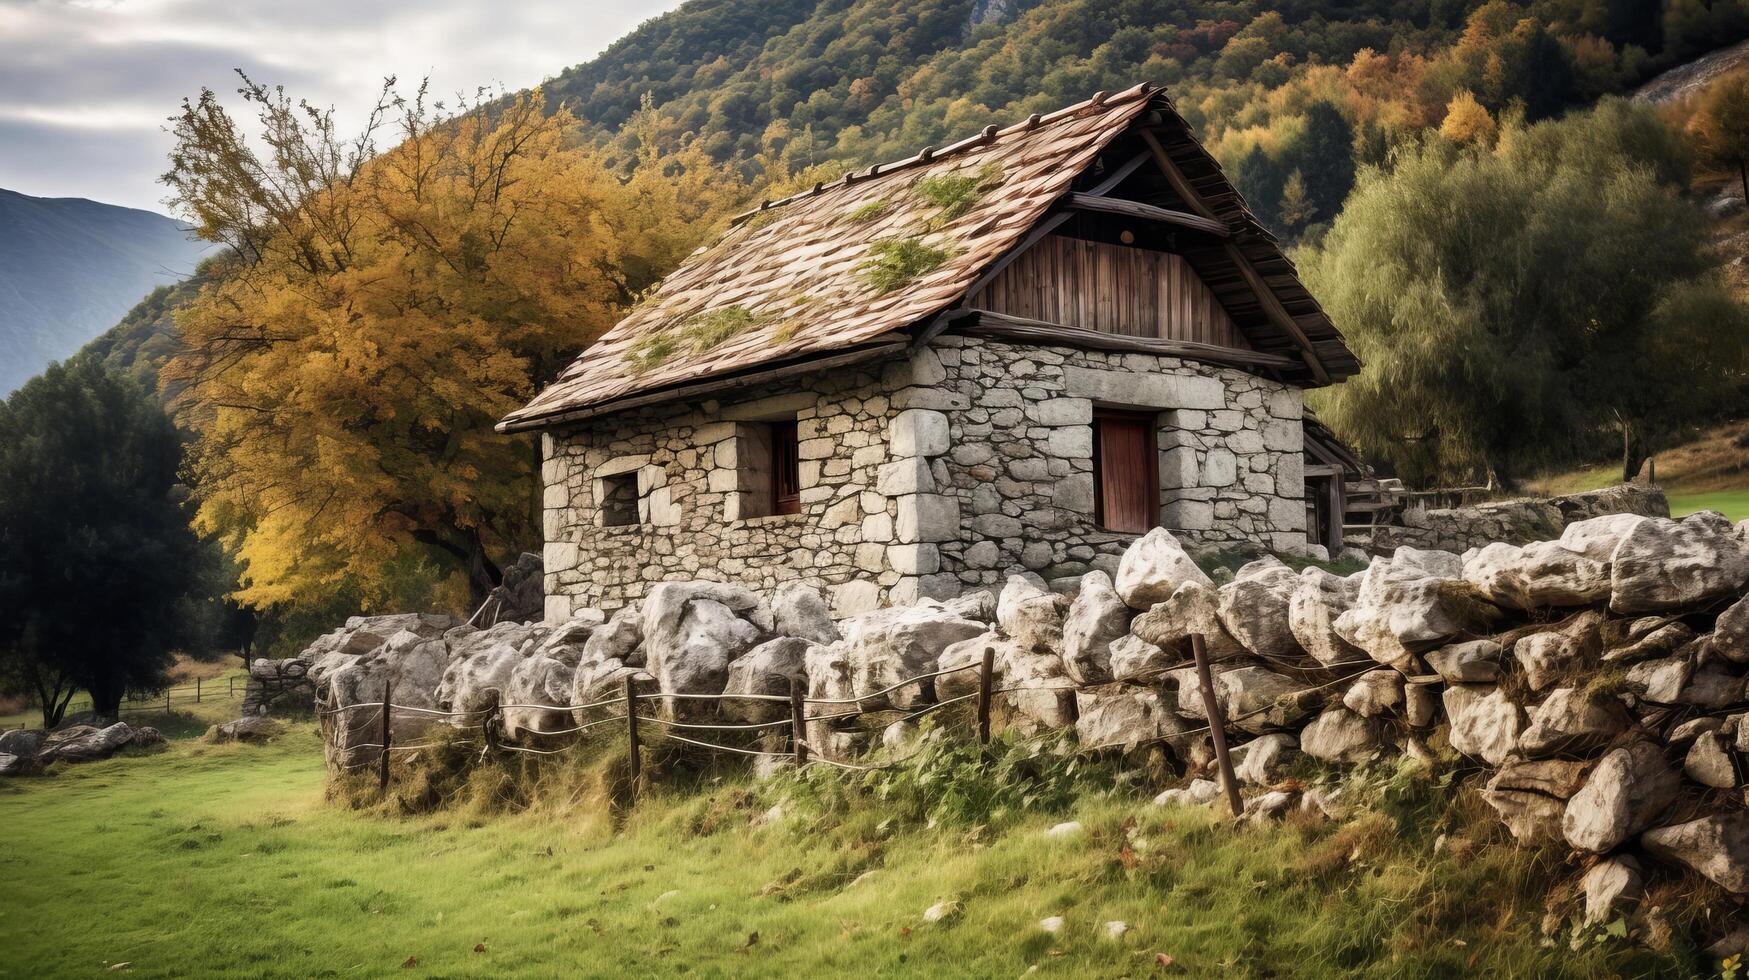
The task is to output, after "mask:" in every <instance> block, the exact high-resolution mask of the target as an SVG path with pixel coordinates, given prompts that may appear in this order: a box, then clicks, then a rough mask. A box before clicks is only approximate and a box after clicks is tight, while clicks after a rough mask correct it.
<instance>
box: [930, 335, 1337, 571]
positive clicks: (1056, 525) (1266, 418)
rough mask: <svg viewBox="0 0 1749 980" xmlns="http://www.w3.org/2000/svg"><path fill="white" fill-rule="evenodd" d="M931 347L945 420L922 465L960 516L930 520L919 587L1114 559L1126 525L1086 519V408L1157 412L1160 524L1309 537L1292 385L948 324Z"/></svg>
mask: <svg viewBox="0 0 1749 980" xmlns="http://www.w3.org/2000/svg"><path fill="white" fill-rule="evenodd" d="M936 344H937V348H936V351H935V353H936V355H937V358H938V360H939V362H940V364H941V369H940V372H939V373H940V376H941V380H940V381H939V382H937V383H936V389H937V390H936V393H935V395H934V402H935V404H936V405H937V406H939V407H940V408H941V409H942V410H943V414H944V415H945V416H946V420H947V430H948V431H947V433H946V440H945V443H946V451H945V452H944V453H942V454H941V455H940V456H938V457H936V458H934V459H932V460H931V465H932V472H933V476H934V477H935V483H936V485H937V488H938V492H939V493H940V494H941V495H942V496H944V497H946V498H948V499H950V500H951V501H953V503H954V504H955V505H956V506H955V508H953V509H957V511H958V514H957V518H958V520H957V529H956V530H954V531H952V532H951V533H950V532H941V531H938V532H937V534H938V535H939V537H940V543H939V544H938V551H939V553H940V566H941V567H940V570H939V571H938V572H937V573H936V577H935V578H930V579H925V580H924V581H923V583H922V586H923V588H922V591H923V592H924V593H925V594H930V595H939V594H941V593H948V592H951V591H953V590H954V589H955V587H956V586H958V585H963V586H972V587H979V588H983V587H1000V585H1001V583H1002V581H1003V580H1004V578H1005V577H1006V575H1007V574H1008V573H1010V572H1013V571H1017V570H1019V569H1026V570H1029V571H1036V572H1039V573H1040V574H1042V575H1043V576H1044V577H1046V578H1047V579H1049V578H1057V577H1068V576H1074V575H1080V574H1083V573H1085V572H1086V571H1087V570H1088V569H1089V568H1092V567H1105V568H1106V571H1108V572H1110V571H1113V570H1115V567H1116V562H1117V558H1118V556H1119V555H1121V554H1122V553H1123V550H1124V549H1125V548H1126V547H1128V545H1129V543H1130V542H1131V541H1134V540H1135V538H1136V535H1133V534H1120V533H1114V532H1111V531H1106V530H1104V529H1102V528H1100V527H1099V526H1098V525H1097V524H1096V523H1095V522H1094V485H1093V427H1092V421H1093V412H1094V409H1095V408H1120V409H1134V410H1143V411H1154V412H1157V413H1158V419H1159V422H1158V429H1157V436H1158V446H1159V456H1160V458H1159V467H1160V470H1159V484H1160V501H1161V515H1162V519H1161V523H1162V524H1163V525H1164V526H1165V527H1167V528H1169V529H1171V530H1172V531H1173V533H1174V534H1176V535H1178V536H1179V537H1180V538H1182V539H1184V540H1187V541H1194V542H1197V543H1200V544H1211V545H1212V544H1223V543H1240V542H1245V543H1252V544H1259V545H1262V546H1264V547H1267V548H1270V549H1273V550H1276V551H1282V552H1290V553H1299V552H1303V551H1304V550H1305V549H1306V545H1307V541H1306V510H1305V500H1304V496H1305V471H1304V462H1303V458H1302V456H1301V453H1302V450H1303V429H1302V422H1301V417H1302V414H1303V410H1304V409H1303V403H1302V400H1301V395H1300V391H1299V389H1297V388H1294V387H1292V386H1289V385H1284V384H1281V383H1279V382H1275V381H1271V380H1268V379H1266V378H1259V377H1256V376H1253V375H1251V374H1247V373H1246V372H1244V371H1240V370H1237V369H1234V368H1222V367H1216V366H1213V365H1208V364H1197V363H1193V362H1188V361H1183V360H1180V359H1177V358H1170V357H1160V356H1157V355H1152V354H1126V353H1106V352H1101V351H1087V350H1077V349H1072V348H1067V347H1040V346H1034V345H1018V344H1012V343H1005V342H998V341H993V340H985V339H979V338H971V337H958V336H949V337H943V338H941V339H940V340H938V341H937V342H936ZM920 373H926V374H930V375H933V374H934V372H933V370H928V369H925V370H924V371H921V372H920ZM942 509H947V508H942ZM925 559H927V555H926V556H925ZM923 565H924V567H927V565H928V562H927V560H925V562H924V563H923Z"/></svg>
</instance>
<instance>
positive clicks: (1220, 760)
mask: <svg viewBox="0 0 1749 980" xmlns="http://www.w3.org/2000/svg"><path fill="white" fill-rule="evenodd" d="M1190 652H1191V654H1192V655H1194V656H1195V657H1196V679H1197V682H1198V684H1200V685H1201V687H1202V706H1203V710H1204V711H1205V712H1206V713H1207V714H1208V716H1209V736H1210V737H1211V738H1212V739H1213V740H1214V743H1215V764H1216V765H1217V766H1219V767H1220V770H1221V786H1222V787H1223V788H1224V789H1225V790H1226V791H1227V804H1228V805H1229V806H1231V807H1232V808H1233V816H1235V817H1237V816H1239V815H1241V814H1243V813H1244V812H1245V803H1244V801H1243V800H1241V799H1239V780H1238V777H1236V776H1234V775H1233V759H1232V757H1231V756H1229V755H1228V754H1227V729H1226V725H1225V724H1224V723H1223V722H1222V721H1221V701H1220V699H1219V698H1217V697H1215V683H1214V678H1213V677H1211V676H1210V674H1209V649H1208V644H1206V643H1204V642H1203V638H1202V634H1201V633H1192V634H1191V635H1190Z"/></svg>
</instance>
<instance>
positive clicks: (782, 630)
mask: <svg viewBox="0 0 1749 980" xmlns="http://www.w3.org/2000/svg"><path fill="white" fill-rule="evenodd" d="M771 615H772V618H773V620H774V623H773V625H774V627H775V631H776V633H777V635H779V636H795V637H800V638H802V639H804V640H812V641H813V642H815V643H834V642H836V641H837V640H838V627H837V626H836V625H834V624H833V622H832V614H831V612H830V611H829V609H828V607H827V605H826V597H825V595H824V594H822V593H821V592H820V590H819V589H818V588H816V587H814V586H812V585H809V584H808V583H806V582H785V583H783V584H782V585H780V586H778V587H777V592H776V593H775V594H774V595H773V596H772V599H771Z"/></svg>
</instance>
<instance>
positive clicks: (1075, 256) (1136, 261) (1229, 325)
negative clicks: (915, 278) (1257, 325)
mask: <svg viewBox="0 0 1749 980" xmlns="http://www.w3.org/2000/svg"><path fill="white" fill-rule="evenodd" d="M966 305H967V306H969V307H971V308H972V309H977V310H989V311H990V312H992V313H1003V314H1007V315H1009V316H1017V317H1025V318H1027V319H1030V320H1043V321H1046V322H1049V323H1060V324H1064V325H1066V326H1071V327H1080V328H1082V329H1085V330H1097V331H1099V332H1101V333H1110V334H1119V335H1122V336H1127V337H1151V338H1158V339H1162V340H1188V341H1194V342H1196V343H1201V344H1215V345H1217V346H1221V347H1231V348H1236V349H1239V350H1248V349H1250V346H1251V345H1250V344H1248V343H1246V341H1245V338H1244V336H1243V335H1242V334H1240V333H1239V329H1238V327H1237V326H1235V325H1234V323H1233V319H1232V317H1230V316H1228V315H1227V311H1226V310H1225V309H1223V308H1222V307H1221V304H1220V301H1219V300H1217V299H1216V298H1215V294H1214V293H1213V292H1211V291H1210V290H1209V288H1208V287H1207V286H1205V285H1203V282H1202V280H1201V279H1199V278H1197V275H1196V273H1195V272H1194V271H1193V270H1192V269H1191V268H1190V264H1189V263H1187V262H1185V261H1184V259H1183V258H1181V257H1180V256H1177V255H1173V254H1170V253H1167V252H1154V251H1150V250H1148V249H1141V248H1131V247H1128V246H1124V245H1111V244H1107V243H1105V242H1092V241H1086V240H1084V239H1078V238H1069V237H1067V236H1064V235H1048V236H1046V237H1045V238H1043V239H1042V240H1040V241H1039V243H1038V244H1037V245H1034V246H1033V247H1032V248H1030V249H1028V250H1027V251H1026V252H1024V253H1022V254H1021V255H1020V256H1018V257H1016V258H1015V260H1014V261H1013V262H1011V263H1009V265H1008V266H1007V267H1006V268H1004V269H1003V270H1002V271H1001V272H999V273H997V275H996V277H995V278H994V279H992V280H990V282H989V284H988V285H987V286H985V287H984V288H983V289H981V290H979V291H978V292H977V293H976V294H974V295H973V296H972V297H971V298H970V299H969V300H968V301H967V304H966Z"/></svg>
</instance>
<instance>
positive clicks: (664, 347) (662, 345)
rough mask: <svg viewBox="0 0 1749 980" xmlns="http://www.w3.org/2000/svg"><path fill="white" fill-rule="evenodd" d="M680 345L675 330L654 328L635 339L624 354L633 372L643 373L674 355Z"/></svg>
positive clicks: (627, 364)
mask: <svg viewBox="0 0 1749 980" xmlns="http://www.w3.org/2000/svg"><path fill="white" fill-rule="evenodd" d="M679 346H680V344H679V341H678V340H677V339H676V337H675V336H674V334H673V332H671V331H668V330H654V331H651V332H650V333H647V334H645V335H643V336H642V337H639V338H638V339H637V340H635V341H633V342H632V345H631V347H629V348H627V349H626V352H625V354H624V355H622V356H623V359H624V360H625V362H626V366H627V367H628V368H630V369H631V371H632V373H633V374H643V373H644V372H645V371H648V370H650V369H652V368H654V367H656V366H657V365H659V364H661V363H662V362H663V361H666V360H668V358H670V357H673V356H674V351H675V349H676V348H678V347H679Z"/></svg>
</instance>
